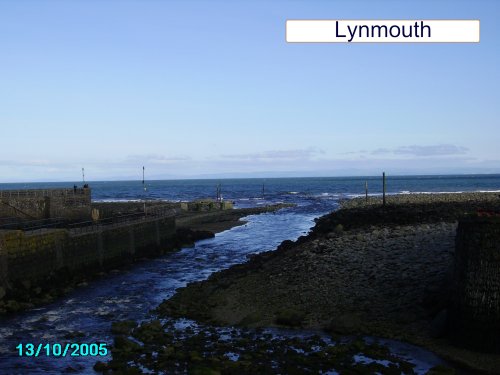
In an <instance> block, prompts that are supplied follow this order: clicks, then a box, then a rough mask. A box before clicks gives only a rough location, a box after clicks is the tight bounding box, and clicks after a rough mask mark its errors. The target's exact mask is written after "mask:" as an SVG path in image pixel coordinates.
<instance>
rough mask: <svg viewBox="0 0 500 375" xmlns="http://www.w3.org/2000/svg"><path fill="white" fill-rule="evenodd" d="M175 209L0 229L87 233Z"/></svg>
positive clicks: (33, 222) (165, 214)
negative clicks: (95, 219) (57, 229)
mask: <svg viewBox="0 0 500 375" xmlns="http://www.w3.org/2000/svg"><path fill="white" fill-rule="evenodd" d="M176 214H177V211H176V210H175V209H173V208H172V207H170V206H158V207H148V208H146V212H145V213H144V212H138V213H131V214H127V215H120V216H112V217H108V218H103V219H100V220H97V221H82V222H78V223H70V222H69V221H68V220H67V219H64V218H53V219H41V220H31V221H15V218H13V220H12V222H10V223H6V224H2V225H0V230H23V231H25V232H29V233H26V234H27V235H32V234H36V233H41V232H43V231H45V230H47V229H55V228H60V229H67V230H68V231H69V232H70V234H81V233H89V232H93V231H98V230H102V229H104V228H106V229H109V228H114V227H118V226H120V225H124V224H130V223H133V222H140V221H149V220H156V219H158V218H162V217H169V216H175V215H176Z"/></svg>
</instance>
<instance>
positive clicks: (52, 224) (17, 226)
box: [0, 218, 68, 231]
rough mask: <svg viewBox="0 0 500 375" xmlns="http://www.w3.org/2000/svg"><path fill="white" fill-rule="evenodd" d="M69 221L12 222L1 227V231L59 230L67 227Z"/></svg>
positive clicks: (58, 219)
mask: <svg viewBox="0 0 500 375" xmlns="http://www.w3.org/2000/svg"><path fill="white" fill-rule="evenodd" d="M67 223H68V221H67V220H66V219H63V218H53V219H40V220H30V221H17V222H14V221H12V222H11V223H7V224H2V225H0V230H24V231H33V230H38V229H46V228H57V227H59V228H60V227H64V226H66V225H67Z"/></svg>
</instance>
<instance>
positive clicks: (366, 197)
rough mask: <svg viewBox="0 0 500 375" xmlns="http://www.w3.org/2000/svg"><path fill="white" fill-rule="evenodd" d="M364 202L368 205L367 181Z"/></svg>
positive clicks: (366, 182)
mask: <svg viewBox="0 0 500 375" xmlns="http://www.w3.org/2000/svg"><path fill="white" fill-rule="evenodd" d="M365 200H366V203H368V181H365Z"/></svg>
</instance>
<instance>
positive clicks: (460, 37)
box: [286, 19, 480, 43]
mask: <svg viewBox="0 0 500 375" xmlns="http://www.w3.org/2000/svg"><path fill="white" fill-rule="evenodd" d="M479 39H480V21H479V20H420V19H418V20H287V21H286V41H287V42H288V43H479Z"/></svg>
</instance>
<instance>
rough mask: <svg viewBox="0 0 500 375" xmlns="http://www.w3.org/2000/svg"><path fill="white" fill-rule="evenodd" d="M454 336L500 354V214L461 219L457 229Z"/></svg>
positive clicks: (466, 344) (458, 341) (452, 314)
mask: <svg viewBox="0 0 500 375" xmlns="http://www.w3.org/2000/svg"><path fill="white" fill-rule="evenodd" d="M453 289H454V295H453V302H452V309H451V311H450V321H449V324H450V327H449V328H450V329H449V331H450V336H451V337H452V339H453V340H454V342H455V343H456V344H458V345H461V346H464V347H468V348H471V349H475V350H480V351H489V352H496V353H500V217H476V218H467V219H464V220H461V221H460V222H459V225H458V229H457V237H456V255H455V279H454V288H453Z"/></svg>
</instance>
